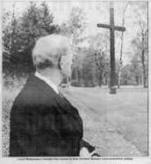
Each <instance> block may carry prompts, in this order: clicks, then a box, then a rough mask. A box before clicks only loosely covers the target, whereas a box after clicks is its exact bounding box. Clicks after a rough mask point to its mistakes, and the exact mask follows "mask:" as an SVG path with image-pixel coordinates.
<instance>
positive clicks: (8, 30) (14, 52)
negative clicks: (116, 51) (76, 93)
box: [2, 2, 148, 87]
mask: <svg viewBox="0 0 151 164" xmlns="http://www.w3.org/2000/svg"><path fill="white" fill-rule="evenodd" d="M53 20H54V16H53V14H52V13H51V11H50V10H49V7H48V5H47V4H46V2H42V3H41V4H40V5H37V4H36V3H35V2H31V3H30V5H29V7H28V8H27V9H26V10H25V11H24V12H23V13H22V14H21V15H20V16H16V13H15V5H14V8H13V12H12V13H9V12H5V13H4V15H3V36H2V40H3V74H4V77H6V76H10V77H14V76H16V77H20V76H24V75H29V74H30V73H31V72H34V67H33V63H32V58H31V53H32V49H33V47H34V44H35V41H36V40H37V39H38V38H39V37H41V36H45V35H48V34H53V33H61V34H63V35H66V36H69V37H70V38H72V43H73V47H72V48H73V52H74V58H73V66H72V76H71V84H72V85H74V86H101V85H109V77H110V58H109V56H110V55H109V34H108V33H103V34H102V33H99V34H97V35H95V36H90V37H87V38H81V34H82V33H83V31H84V29H85V27H86V23H85V22H86V18H85V13H84V12H83V10H82V9H81V8H79V7H73V8H72V10H71V13H70V16H69V20H68V21H66V22H64V23H62V24H61V25H57V24H54V22H53ZM144 29H145V28H144ZM141 34H142V33H141ZM138 36H139V38H138ZM138 36H136V38H134V40H133V41H132V45H133V46H134V47H135V49H136V50H137V51H136V50H135V54H134V57H133V59H132V60H131V62H130V63H129V64H127V65H126V66H122V68H120V67H121V65H120V62H119V61H116V76H117V77H116V79H117V83H118V78H119V71H121V76H120V84H121V85H144V87H146V86H147V82H148V75H147V72H148V66H147V36H148V31H146V30H145V31H143V35H142V37H141V38H140V35H138ZM139 39H140V40H139ZM85 40H88V42H89V47H87V48H86V47H83V48H82V47H80V46H79V45H80V44H81V43H82V42H83V41H85ZM142 44H143V46H142ZM94 45H95V46H94ZM64 81H66V80H64Z"/></svg>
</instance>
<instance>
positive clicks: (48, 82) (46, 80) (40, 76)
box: [35, 72, 59, 94]
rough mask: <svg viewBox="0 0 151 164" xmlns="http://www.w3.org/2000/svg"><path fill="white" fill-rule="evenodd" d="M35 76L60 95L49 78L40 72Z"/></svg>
mask: <svg viewBox="0 0 151 164" xmlns="http://www.w3.org/2000/svg"><path fill="white" fill-rule="evenodd" d="M35 76H36V77H38V78H39V79H41V80H43V81H44V82H45V83H47V84H48V85H49V86H50V87H51V88H52V89H53V90H54V91H55V92H56V93H57V94H59V90H58V87H57V86H56V85H55V84H54V83H53V82H52V81H51V80H49V79H48V78H46V77H44V76H42V75H41V74H40V73H39V72H36V73H35Z"/></svg>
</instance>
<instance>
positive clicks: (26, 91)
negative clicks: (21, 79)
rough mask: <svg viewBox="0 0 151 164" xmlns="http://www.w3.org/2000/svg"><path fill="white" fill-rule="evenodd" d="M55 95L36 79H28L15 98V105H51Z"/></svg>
mask: <svg viewBox="0 0 151 164" xmlns="http://www.w3.org/2000/svg"><path fill="white" fill-rule="evenodd" d="M54 100H55V94H54V92H52V90H51V89H49V88H48V87H47V85H45V84H44V83H43V82H41V81H40V80H39V79H38V78H35V77H29V79H28V80H27V82H26V84H25V85H24V87H23V88H22V90H21V91H20V93H19V94H18V96H17V97H16V103H17V104H21V105H23V104H29V105H32V104H45V103H46V104H48V103H49V104H52V103H54Z"/></svg>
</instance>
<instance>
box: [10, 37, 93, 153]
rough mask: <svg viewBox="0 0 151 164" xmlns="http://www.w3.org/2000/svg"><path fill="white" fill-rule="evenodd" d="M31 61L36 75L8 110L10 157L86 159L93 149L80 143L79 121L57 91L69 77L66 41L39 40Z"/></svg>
mask: <svg viewBox="0 0 151 164" xmlns="http://www.w3.org/2000/svg"><path fill="white" fill-rule="evenodd" d="M32 57H33V63H34V65H35V68H36V72H35V74H34V75H32V76H31V77H29V79H28V80H27V82H26V84H25V86H24V88H23V89H22V90H21V92H20V93H19V95H18V96H17V98H16V99H15V102H14V104H13V107H12V110H11V118H10V156H79V155H80V154H81V155H84V156H90V153H89V151H88V149H89V150H90V151H92V150H93V149H94V148H93V147H92V146H90V145H89V144H88V143H86V142H84V141H83V140H82V137H83V126H82V120H81V117H80V115H79V113H78V111H77V109H76V108H75V107H73V106H72V105H71V104H70V102H69V101H68V100H67V99H66V98H64V97H63V96H60V94H59V90H58V86H59V84H60V82H61V81H62V77H63V75H65V76H70V74H71V64H72V55H71V49H70V42H69V40H68V39H67V38H66V37H63V36H61V35H49V36H46V37H42V38H40V39H39V40H38V41H37V42H36V45H35V47H34V49H33V52H32ZM83 145H84V146H86V147H88V149H85V148H82V146H83ZM80 150H81V151H80Z"/></svg>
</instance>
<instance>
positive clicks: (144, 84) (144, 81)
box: [142, 49, 147, 88]
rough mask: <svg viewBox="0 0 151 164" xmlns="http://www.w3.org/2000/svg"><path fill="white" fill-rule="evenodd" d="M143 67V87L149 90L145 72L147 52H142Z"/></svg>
mask: <svg viewBox="0 0 151 164" xmlns="http://www.w3.org/2000/svg"><path fill="white" fill-rule="evenodd" d="M142 67H143V87H144V88H147V83H146V82H147V79H146V70H145V52H144V49H143V50H142Z"/></svg>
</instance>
